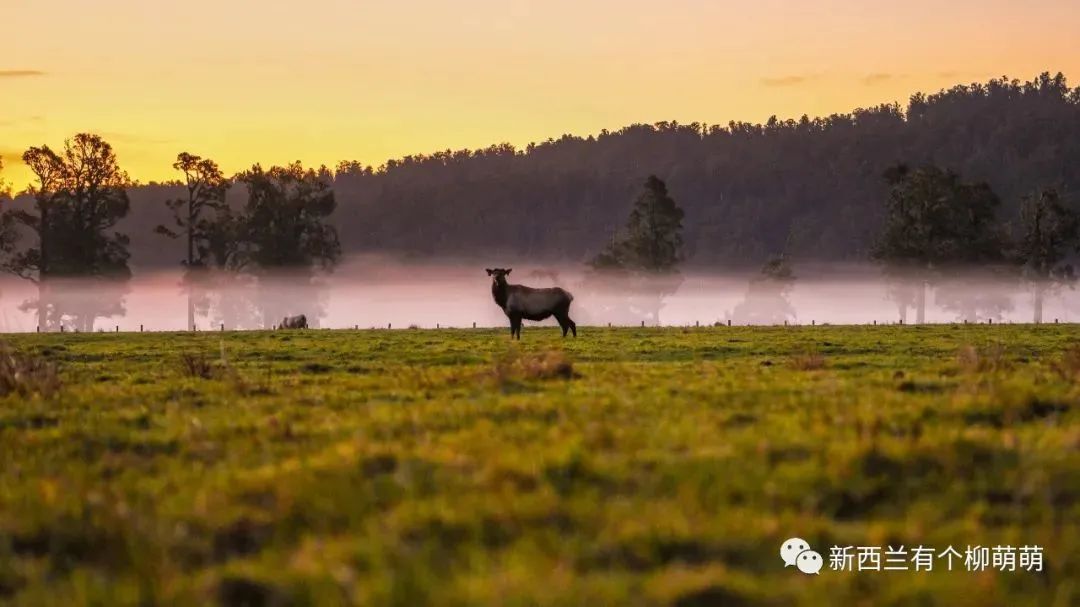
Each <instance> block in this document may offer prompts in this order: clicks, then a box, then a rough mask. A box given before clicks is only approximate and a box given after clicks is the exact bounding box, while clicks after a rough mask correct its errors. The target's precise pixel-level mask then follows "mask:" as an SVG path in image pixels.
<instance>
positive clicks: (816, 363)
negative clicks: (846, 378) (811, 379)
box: [788, 351, 825, 371]
mask: <svg viewBox="0 0 1080 607" xmlns="http://www.w3.org/2000/svg"><path fill="white" fill-rule="evenodd" d="M788 365H789V366H790V367H791V368H792V369H795V370H796V371H817V370H819V369H824V368H825V356H824V355H822V354H821V353H819V352H812V351H807V352H802V353H800V354H795V355H794V356H792V357H791V359H789V360H788Z"/></svg>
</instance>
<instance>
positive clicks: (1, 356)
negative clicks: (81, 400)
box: [0, 343, 60, 398]
mask: <svg viewBox="0 0 1080 607" xmlns="http://www.w3.org/2000/svg"><path fill="white" fill-rule="evenodd" d="M59 389H60V377H59V376H58V375H57V373H56V365H55V364H54V363H52V362H50V361H48V360H47V359H45V358H42V357H40V356H33V355H30V354H24V353H22V352H19V351H18V350H16V349H14V348H12V347H11V346H9V345H7V344H4V343H0V396H7V395H8V394H18V395H19V396H23V397H29V396H31V395H34V394H38V395H40V396H43V397H46V398H47V397H49V396H52V395H53V394H55V393H56V392H57V391H58V390H59Z"/></svg>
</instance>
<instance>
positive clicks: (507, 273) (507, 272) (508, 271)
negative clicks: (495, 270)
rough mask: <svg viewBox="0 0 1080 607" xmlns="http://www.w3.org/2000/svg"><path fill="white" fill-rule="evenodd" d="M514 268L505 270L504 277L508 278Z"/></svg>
mask: <svg viewBox="0 0 1080 607" xmlns="http://www.w3.org/2000/svg"><path fill="white" fill-rule="evenodd" d="M513 271H514V268H506V275H507V276H509V275H510V272H513Z"/></svg>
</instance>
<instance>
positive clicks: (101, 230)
mask: <svg viewBox="0 0 1080 607" xmlns="http://www.w3.org/2000/svg"><path fill="white" fill-rule="evenodd" d="M23 161H24V162H25V163H26V165H27V166H28V167H30V170H31V172H32V173H33V174H34V176H35V179H36V181H37V183H36V184H32V185H31V186H30V192H31V193H32V194H33V195H34V208H35V210H36V211H37V213H36V214H35V213H33V212H30V211H27V210H15V211H10V213H11V215H10V217H11V218H12V219H11V221H13V222H14V223H15V224H18V225H19V226H20V227H21V228H24V229H27V230H29V231H31V232H33V233H34V234H36V235H37V243H36V246H29V247H27V248H25V249H23V250H21V251H18V252H16V253H14V254H13V255H12V256H10V257H9V258H8V259H7V260H6V262H5V264H4V266H5V268H6V269H7V270H8V271H10V272H12V273H14V274H16V275H17V276H20V277H22V278H25V279H28V280H31V281H33V282H35V283H36V284H37V285H38V289H39V297H38V300H37V301H36V302H27V303H26V304H24V308H26V309H29V308H36V310H37V313H38V319H39V324H40V325H41V326H42V328H43V329H46V328H50V327H54V326H55V325H56V324H58V323H59V322H61V320H62V318H63V317H64V316H69V317H71V318H72V319H73V321H74V324H75V328H77V329H80V330H84V331H89V330H92V329H93V323H94V319H95V318H96V317H98V316H113V315H116V314H122V313H123V303H122V297H123V293H124V292H126V287H125V286H124V284H125V283H126V281H127V280H128V279H129V278H130V277H131V271H130V269H129V268H128V265H127V260H128V257H129V254H128V251H127V245H128V242H129V241H128V238H127V236H126V235H124V234H121V233H118V232H115V231H113V228H114V227H115V226H116V224H117V222H118V221H119V220H120V219H121V218H123V217H124V216H125V215H126V214H127V212H128V209H129V201H128V195H127V191H126V188H127V186H128V185H129V180H128V177H127V174H126V173H124V172H123V171H122V170H121V169H120V166H119V164H118V163H117V160H116V154H115V153H114V152H113V149H112V146H110V145H109V144H108V143H107V142H105V141H104V140H103V139H102V138H101V137H99V136H97V135H91V134H86V133H80V134H78V135H76V136H75V137H74V138H72V139H71V140H68V141H66V142H65V144H64V152H63V154H62V155H58V154H56V153H55V152H53V151H52V150H51V149H49V148H48V146H42V147H35V148H30V149H29V150H27V151H26V153H25V154H24V155H23ZM78 278H95V279H101V280H104V281H107V282H100V283H99V284H98V286H97V287H96V288H95V289H94V290H93V291H92V292H91V293H88V294H79V295H78V296H75V295H74V293H75V292H76V291H75V290H73V289H69V288H67V286H68V285H63V288H61V285H58V284H56V283H55V281H57V280H58V279H78Z"/></svg>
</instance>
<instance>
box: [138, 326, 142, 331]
mask: <svg viewBox="0 0 1080 607" xmlns="http://www.w3.org/2000/svg"><path fill="white" fill-rule="evenodd" d="M139 333H142V325H139Z"/></svg>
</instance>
